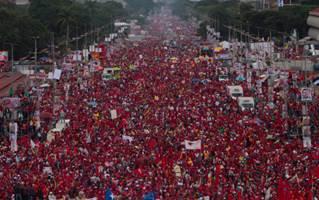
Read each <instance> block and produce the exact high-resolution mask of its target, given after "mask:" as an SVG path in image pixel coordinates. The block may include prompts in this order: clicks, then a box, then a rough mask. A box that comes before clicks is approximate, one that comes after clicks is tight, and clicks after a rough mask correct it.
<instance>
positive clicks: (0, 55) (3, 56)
mask: <svg viewBox="0 0 319 200" xmlns="http://www.w3.org/2000/svg"><path fill="white" fill-rule="evenodd" d="M0 61H8V52H7V51H0Z"/></svg>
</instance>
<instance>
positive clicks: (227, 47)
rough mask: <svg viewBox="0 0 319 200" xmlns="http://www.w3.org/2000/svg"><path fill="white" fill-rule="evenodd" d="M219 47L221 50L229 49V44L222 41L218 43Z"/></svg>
mask: <svg viewBox="0 0 319 200" xmlns="http://www.w3.org/2000/svg"><path fill="white" fill-rule="evenodd" d="M219 45H220V46H221V47H223V49H230V45H231V44H230V42H227V41H222V42H220V43H219Z"/></svg>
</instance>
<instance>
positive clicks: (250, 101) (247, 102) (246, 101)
mask: <svg viewBox="0 0 319 200" xmlns="http://www.w3.org/2000/svg"><path fill="white" fill-rule="evenodd" d="M238 105H239V106H240V107H241V109H243V110H244V109H246V108H254V107H255V101H254V98H253V97H238Z"/></svg>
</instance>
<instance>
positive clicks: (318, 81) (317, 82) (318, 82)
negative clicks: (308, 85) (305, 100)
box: [312, 77, 319, 86]
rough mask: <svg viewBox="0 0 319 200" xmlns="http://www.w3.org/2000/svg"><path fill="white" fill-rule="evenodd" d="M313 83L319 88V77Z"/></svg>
mask: <svg viewBox="0 0 319 200" xmlns="http://www.w3.org/2000/svg"><path fill="white" fill-rule="evenodd" d="M312 83H313V84H314V85H317V86H318V85H319V77H317V78H315V79H313V81H312Z"/></svg>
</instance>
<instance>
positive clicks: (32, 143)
mask: <svg viewBox="0 0 319 200" xmlns="http://www.w3.org/2000/svg"><path fill="white" fill-rule="evenodd" d="M30 144H31V149H34V148H35V143H34V142H33V140H32V139H31V140H30Z"/></svg>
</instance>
